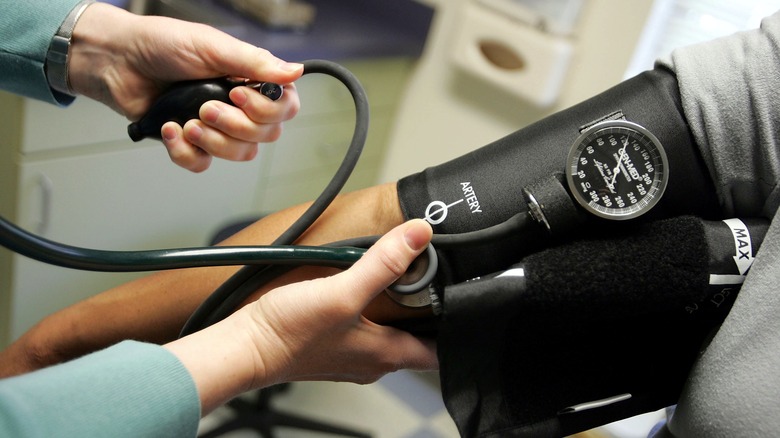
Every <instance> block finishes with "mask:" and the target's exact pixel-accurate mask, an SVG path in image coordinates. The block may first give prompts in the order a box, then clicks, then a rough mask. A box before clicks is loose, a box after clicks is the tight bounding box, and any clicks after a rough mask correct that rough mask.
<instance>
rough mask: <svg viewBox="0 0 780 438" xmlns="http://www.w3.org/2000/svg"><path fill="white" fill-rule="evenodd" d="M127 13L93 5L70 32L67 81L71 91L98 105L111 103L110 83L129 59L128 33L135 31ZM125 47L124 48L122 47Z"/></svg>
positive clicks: (98, 3)
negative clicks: (91, 99) (99, 102)
mask: <svg viewBox="0 0 780 438" xmlns="http://www.w3.org/2000/svg"><path fill="white" fill-rule="evenodd" d="M133 17H135V16H134V15H133V14H130V13H129V12H127V11H125V10H123V9H121V8H118V7H115V6H112V5H110V4H106V3H101V2H96V3H93V4H91V5H90V6H89V7H88V8H86V9H85V10H84V11H83V13H82V14H81V16H80V17H79V20H78V22H77V23H76V25H75V27H74V28H73V35H72V38H71V47H70V55H69V59H68V78H69V84H70V88H71V91H72V92H73V93H74V94H81V95H85V96H87V97H90V98H93V99H95V100H98V101H101V102H109V101H111V100H112V98H111V96H112V91H111V86H112V84H111V82H112V79H113V80H114V81H118V80H120V79H121V77H117V75H118V72H119V71H120V70H121V68H122V66H123V65H124V63H125V61H124V60H125V58H126V57H127V56H128V55H129V53H128V46H127V44H129V41H132V40H131V38H130V37H129V36H128V35H123V34H124V33H126V30H127V29H131V28H133V27H135V25H134V23H133V22H132V21H128V20H132V18H133ZM123 43H124V46H123Z"/></svg>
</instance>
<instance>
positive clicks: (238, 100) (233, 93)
mask: <svg viewBox="0 0 780 438" xmlns="http://www.w3.org/2000/svg"><path fill="white" fill-rule="evenodd" d="M230 100H232V101H233V103H235V104H236V106H237V107H239V108H243V107H244V105H246V103H247V102H248V101H249V96H247V95H246V92H244V90H242V89H241V87H236V88H234V89H232V90H230Z"/></svg>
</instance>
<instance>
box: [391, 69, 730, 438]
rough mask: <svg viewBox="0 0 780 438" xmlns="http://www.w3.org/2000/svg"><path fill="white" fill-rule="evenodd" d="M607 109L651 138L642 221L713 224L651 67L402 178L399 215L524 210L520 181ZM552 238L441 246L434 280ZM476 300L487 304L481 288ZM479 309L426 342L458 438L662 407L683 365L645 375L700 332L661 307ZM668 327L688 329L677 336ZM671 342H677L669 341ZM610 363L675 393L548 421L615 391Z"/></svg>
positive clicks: (702, 173) (447, 281)
mask: <svg viewBox="0 0 780 438" xmlns="http://www.w3.org/2000/svg"><path fill="white" fill-rule="evenodd" d="M615 112H622V113H623V114H624V115H625V117H626V119H627V120H629V121H632V122H635V123H638V124H640V125H642V126H644V127H645V128H647V129H648V130H650V131H651V132H652V133H654V134H655V136H656V137H657V138H658V139H659V140H660V142H661V143H662V144H663V146H664V148H665V150H666V153H667V157H668V160H669V183H668V186H667V189H666V192H665V194H664V196H663V198H662V199H661V201H660V202H659V203H658V204H657V205H656V206H655V207H654V208H653V210H652V211H650V212H649V213H647V214H645V215H644V216H643V217H642V218H641V220H643V221H648V220H657V219H662V218H668V217H674V216H679V215H696V216H699V217H703V218H707V219H718V218H721V217H720V216H721V211H720V207H719V205H718V201H717V198H716V193H715V189H714V186H713V182H712V180H711V178H710V176H709V174H708V172H707V170H706V168H705V165H704V163H703V161H702V159H701V157H700V154H699V152H698V149H697V148H696V146H695V144H694V141H693V139H692V136H691V133H690V131H689V129H688V127H687V123H686V120H685V117H684V116H683V113H682V106H681V102H680V97H679V91H678V88H677V81H676V78H675V77H674V75H673V73H672V72H670V71H668V70H666V69H663V68H656V69H654V70H651V71H647V72H644V73H642V74H640V75H638V76H636V77H634V78H632V79H629V80H627V81H625V82H623V83H621V84H619V85H617V86H615V87H613V88H611V89H609V90H607V91H605V92H603V93H601V94H599V95H597V96H595V97H593V98H591V99H589V100H587V101H584V102H583V103H581V104H578V105H576V106H574V107H571V108H569V109H567V110H564V111H561V112H559V113H556V114H554V115H552V116H550V117H547V118H545V119H543V120H541V121H539V122H537V123H534V124H532V125H529V126H527V127H525V128H523V129H521V130H519V131H517V132H515V133H513V134H510V135H508V136H506V137H504V138H502V139H499V140H497V141H495V142H493V143H491V144H489V145H487V146H484V147H482V148H480V149H477V150H475V151H473V152H471V153H469V154H467V155H464V156H462V157H459V158H457V159H455V160H453V161H450V162H447V163H444V164H441V165H439V166H435V167H432V168H428V169H426V170H424V171H422V172H420V173H418V174H414V175H411V176H408V177H406V178H403V179H402V180H400V181H399V183H398V194H399V199H400V202H401V208H402V211H403V213H404V215H405V217H406V218H426V219H428V221H429V222H431V223H432V225H433V228H434V232H435V233H439V234H452V233H461V232H467V231H474V230H478V229H483V228H486V227H489V226H492V225H495V224H498V223H501V222H503V221H505V220H507V219H508V218H509V217H511V216H513V215H515V214H517V213H518V212H523V211H525V210H527V207H526V204H525V202H524V200H523V195H522V189H523V188H524V187H526V186H528V185H530V184H533V183H535V182H536V181H539V180H540V179H542V178H545V177H548V176H549V175H551V174H553V173H555V172H561V171H564V170H565V169H564V166H565V161H566V157H567V154H568V151H569V149H570V147H571V145H572V144H573V142H574V140H575V139H576V138H577V136H578V135H579V128H580V127H582V126H585V125H588V124H590V123H592V122H593V121H595V120H598V119H601V118H603V117H604V116H605V115H607V114H612V113H615ZM443 212H444V213H446V214H442V213H443ZM599 221H600V220H599V219H596V218H592V219H590V220H589V222H586V223H585V224H584V225H583V226H581V227H579V229H578V230H577V232H578V233H580V234H579V235H573V236H570V237H567V238H577V237H578V236H579V237H581V236H583V235H585V236H587V235H589V233H591V232H600V231H603V230H604V229H609V228H610V227H612V226H613V225H611V224H608V223H605V222H603V220H601V221H602V222H599ZM553 243H561V242H560V241H558V242H555V241H553V240H552V239H551V238H550V236H548V235H546V234H545V233H535V234H534V235H532V236H528V235H525V236H515V237H512V238H508V239H505V240H503V241H501V242H498V243H491V244H486V245H481V246H476V247H469V248H463V249H452V250H447V251H441V250H440V251H439V255H440V275H439V276H438V278H437V281H438V282H439V285H440V286H446V285H452V284H456V283H461V282H463V281H466V280H469V279H472V278H475V277H478V276H481V275H486V274H489V273H492V272H496V271H499V270H501V269H505V268H506V267H508V266H510V265H512V264H514V263H516V262H518V261H520V260H521V259H522V258H524V257H526V256H528V255H530V254H534V253H536V252H538V251H542V250H544V248H545V247H547V246H549V245H551V244H553ZM603 269H609V267H608V266H604V267H603ZM480 299H481V300H490V299H493V298H491V296H490V294H486V295H485V297H480ZM445 301H446V297H445ZM594 305H595V304H594ZM488 307H490V306H488ZM492 308H493V311H492V313H490V314H483V315H481V316H480V317H479V318H477V319H475V318H474V317H472V316H470V315H469V311H468V309H469V307H468V306H465V307H462V308H461V311H459V312H453V313H451V314H450V315H448V317H447V318H446V321H444V322H442V325H441V328H440V331H439V335H438V339H437V341H438V351H439V357H440V365H441V372H442V374H441V376H442V377H441V378H442V387H443V395H444V397H445V404H446V405H447V408H448V410H449V412H450V414H451V415H452V417H453V418H454V419H455V422H456V424H457V425H458V427H459V429H460V431H461V434H463V435H464V436H470V437H471V436H489V437H493V436H495V437H499V436H501V437H503V436H558V435H562V434H566V433H573V432H575V431H577V430H583V429H584V428H587V427H592V426H595V425H598V424H603V423H605V422H607V421H613V420H616V419H620V418H625V417H626V416H629V415H633V414H635V413H640V412H644V411H646V410H647V409H648V407H656V406H657V407H662V406H666V405H668V404H671V403H673V402H674V397H673V396H670V394H676V392H675V391H676V390H677V389H678V388H679V386H680V385H681V384H682V381H683V379H684V376H685V371H686V369H685V367H684V366H683V368H682V370H683V371H682V372H680V371H679V370H680V369H681V368H680V367H677V366H675V367H671V368H669V372H664V373H660V374H655V375H653V374H652V372H653V368H654V365H657V364H659V363H665V362H664V361H682V362H685V363H687V362H688V361H689V360H692V359H691V356H690V355H691V352H692V351H693V352H695V351H696V348H695V347H693V345H695V344H697V343H700V342H701V333H700V332H695V333H694V332H691V330H693V329H694V328H695V327H694V328H691V327H689V326H688V324H689V321H687V320H685V319H675V318H676V317H671V316H670V315H667V314H663V313H660V314H659V313H646V314H642V315H614V314H612V315H606V314H604V315H599V316H597V317H594V316H593V315H594V313H593V312H585V313H587V314H588V315H589V317H587V318H585V317H584V316H582V315H580V316H579V317H578V313H577V309H576V308H574V309H566V310H567V311H565V312H556V311H552V310H551V311H546V312H535V311H534V310H533V308H530V307H529V308H528V309H523V306H522V305H518V306H502V305H496V306H492ZM554 308H555V306H552V307H551V309H554ZM581 308H582V307H581V306H580V309H581ZM585 313H583V315H584V314H585ZM681 331H683V332H685V331H688V332H691V333H692V335H693V337H692V338H689V337H687V336H684V337H682V338H680V336H679V333H680V332H681ZM683 338H684V339H683ZM670 339H680V342H676V343H671V344H670V343H669V340H670ZM651 358H652V359H653V360H650V359H651ZM659 358H660V359H659ZM597 359H598V360H597ZM605 361H606V362H605ZM604 363H609V364H610V366H609V367H606V366H602V364H604ZM616 367H618V368H619V369H622V370H623V374H622V375H621V377H620V378H619V379H617V380H618V381H619V383H620V384H622V383H625V382H626V378H627V377H630V378H631V380H633V381H634V382H644V383H645V384H647V385H668V387H669V388H674V389H673V390H672V391H671V392H663V393H662V395H660V396H659V395H657V394H655V395H647V397H650V398H653V397H655V398H654V399H652V400H650V399H648V400H644V399H643V397H644V396H643V395H641V394H654V393H652V391H650V392H642V391H639V390H637V391H635V394H636V395H634V396H633V397H632V398H631V400H629V401H626V402H623V403H616V404H614V405H612V406H606V407H604V408H601V409H599V410H597V411H591V412H590V413H588V414H586V415H581V414H578V413H572V414H571V415H568V416H563V417H561V416H559V415H558V410H559V409H566V408H568V407H576V405H577V403H580V402H586V401H594V400H598V399H599V398H600V397H602V396H603V397H611V396H614V395H619V394H621V392H620V391H619V388H618V387H617V386H620V385H619V384H618V383H616V384H615V385H611V384H610V382H612V378H611V376H610V373H612V372H613V370H615V369H618V368H616ZM615 390H618V391H617V392H616V391H615ZM568 395H571V397H569V396H568ZM593 412H596V413H597V415H593ZM562 418H563V419H562Z"/></svg>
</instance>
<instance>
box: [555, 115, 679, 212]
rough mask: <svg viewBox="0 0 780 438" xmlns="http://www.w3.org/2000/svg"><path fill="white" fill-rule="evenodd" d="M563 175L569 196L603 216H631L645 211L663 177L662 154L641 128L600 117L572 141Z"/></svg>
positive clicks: (666, 171)
mask: <svg viewBox="0 0 780 438" xmlns="http://www.w3.org/2000/svg"><path fill="white" fill-rule="evenodd" d="M566 180H567V181H568V184H569V190H570V191H571V193H572V195H573V196H574V199H576V200H577V202H578V203H579V204H580V205H582V206H583V207H584V208H585V209H586V210H587V211H589V212H591V213H593V214H595V215H596V216H599V217H602V218H606V219H617V220H623V219H631V218H635V217H637V216H640V215H642V214H644V213H646V212H647V211H648V210H650V209H651V208H652V207H653V206H654V205H655V204H656V203H657V202H658V201H659V200H660V199H661V195H663V192H664V190H665V189H666V184H667V182H668V180H669V166H668V163H667V159H666V153H665V152H664V149H663V146H661V143H660V142H659V141H658V139H657V138H656V137H655V136H654V135H653V134H652V133H651V132H650V131H648V130H647V129H645V128H643V127H642V126H640V125H637V124H636V123H632V122H628V121H624V120H612V121H607V122H601V123H598V124H596V125H593V126H591V127H589V128H588V129H586V130H585V131H584V132H583V133H582V134H581V135H580V136H579V137H578V138H577V140H576V141H575V142H574V145H573V146H572V148H571V151H570V152H569V157H568V160H567V172H566Z"/></svg>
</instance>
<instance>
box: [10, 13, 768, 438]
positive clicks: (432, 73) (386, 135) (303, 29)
mask: <svg viewBox="0 0 780 438" xmlns="http://www.w3.org/2000/svg"><path fill="white" fill-rule="evenodd" d="M110 3H113V4H115V5H117V6H120V7H123V8H127V9H128V10H131V11H132V12H135V13H139V14H150V15H168V16H173V17H176V18H181V19H185V20H190V21H199V22H204V23H207V24H211V25H213V26H215V27H217V28H220V29H222V30H224V31H225V32H227V33H230V34H232V35H234V36H236V37H238V38H241V39H244V40H246V41H248V42H251V43H253V44H256V45H258V46H261V47H264V48H266V49H268V50H270V51H272V52H273V53H275V54H276V55H277V56H279V57H281V58H284V59H286V60H290V61H302V60H305V59H313V58H323V59H329V60H333V61H336V62H339V63H341V64H343V65H344V66H345V67H347V68H348V69H350V70H351V71H352V72H353V73H355V75H356V76H357V77H358V78H359V79H360V80H361V82H362V84H363V85H364V87H365V88H366V91H367V94H368V97H369V102H370V104H371V129H370V133H369V140H368V143H367V145H366V149H365V152H364V155H363V157H362V158H361V161H360V163H359V164H358V167H357V169H356V170H355V173H354V174H353V177H352V179H351V180H350V182H349V183H348V186H347V190H354V189H358V188H362V187H366V186H370V185H374V184H377V183H381V182H386V181H394V180H397V179H398V178H400V177H403V176H405V175H408V174H410V173H413V172H417V171H420V170H422V169H424V168H425V167H427V166H431V165H435V164H438V163H441V162H444V161H446V160H449V159H451V158H454V157H457V156H459V155H462V154H463V153H465V152H467V151H470V150H472V149H475V148H478V147H480V146H483V145H485V144H487V143H490V142H492V141H494V140H496V139H498V138H500V137H502V136H504V135H506V134H509V133H511V132H513V131H515V130H517V129H520V128H522V127H523V126H526V125H528V124H530V123H532V122H534V121H536V120H538V119H540V118H542V117H544V116H546V115H549V114H551V113H554V112H556V111H558V110H561V109H563V108H566V107H569V106H571V105H573V104H576V103H578V102H580V101H582V100H584V99H586V98H588V97H590V96H592V95H594V94H596V93H598V92H600V91H603V90H605V89H607V88H609V87H610V86H612V85H614V84H616V83H618V82H619V81H621V80H623V79H625V78H627V77H630V76H633V75H635V74H637V73H638V72H640V71H642V70H645V69H648V68H651V67H652V65H653V62H654V60H656V59H657V58H659V57H663V56H667V55H668V54H669V53H670V52H671V50H673V49H674V48H675V47H679V46H681V45H688V44H694V43H697V42H700V41H705V40H709V39H712V38H715V37H718V36H720V35H726V34H730V33H733V32H736V31H739V30H742V29H747V28H752V27H756V26H757V25H758V23H759V21H760V19H761V18H762V17H764V16H766V15H769V14H771V13H773V12H774V11H775V10H777V9H780V1H769V0H746V1H742V2H729V1H725V0H633V1H631V2H626V1H621V0H305V1H304V0H298V1H297V0H127V1H111V2H110ZM297 86H298V89H299V93H300V96H301V103H302V108H301V111H300V113H299V115H298V117H296V118H295V119H294V120H292V121H290V122H289V123H287V124H286V125H285V131H284V134H283V135H282V138H281V139H280V140H279V141H278V142H276V143H274V144H271V145H266V146H264V147H262V148H261V151H262V152H261V153H260V156H259V157H258V159H256V160H254V161H252V162H250V163H230V162H224V161H220V160H215V162H214V164H213V165H212V168H211V169H209V170H208V171H207V172H205V173H203V174H199V175H195V174H191V173H189V172H187V171H185V170H182V169H179V168H178V167H176V166H175V165H173V164H171V163H170V162H169V160H168V157H167V154H166V152H165V149H164V148H163V147H161V146H160V145H159V144H158V143H157V142H155V141H150V140H145V141H143V142H141V143H133V142H131V141H130V139H129V138H128V137H127V134H126V125H127V123H128V122H127V121H126V120H124V119H123V118H122V117H121V116H118V115H116V114H113V113H111V112H110V111H106V109H105V108H103V107H101V106H100V105H99V104H96V103H94V102H91V101H88V100H86V99H77V100H76V102H75V103H74V104H73V105H72V106H71V107H70V108H69V109H67V110H62V109H60V108H56V107H54V106H51V105H47V104H44V103H41V102H36V101H32V100H29V99H24V98H20V97H17V96H13V95H9V94H5V93H0V132H2V133H3V136H2V138H0V156H2V157H12V159H3V160H0V185H2V187H3V190H2V191H0V214H2V215H3V216H4V217H6V218H9V219H11V220H12V221H14V222H15V223H17V224H19V225H20V226H22V227H23V228H25V229H28V230H31V231H34V232H36V233H38V234H41V235H43V236H44V237H47V238H49V239H52V240H56V241H60V242H63V243H68V244H72V245H77V246H85V247H92V248H101V249H122V250H133V249H139V250H140V249H153V248H166V247H183V246H200V245H203V244H205V243H206V242H208V240H209V239H210V237H211V236H213V235H214V234H215V233H216V232H217V231H218V230H219V229H221V228H222V227H223V226H225V225H227V224H230V223H233V222H236V221H238V220H242V219H246V218H254V217H259V216H261V215H263V214H267V213H269V212H273V211H276V210H279V209H281V208H284V207H287V206H290V205H294V204H298V203H301V202H304V201H308V200H311V199H313V198H315V197H316V196H317V195H318V194H319V192H320V190H321V189H322V188H323V187H324V186H325V184H326V183H327V181H328V180H329V179H330V177H331V175H332V174H333V172H334V171H335V169H336V168H337V167H338V165H339V163H340V161H341V159H342V157H343V153H344V151H345V149H346V146H347V144H348V142H349V140H350V137H351V133H352V127H353V123H354V110H353V108H352V102H351V98H350V96H349V94H348V93H347V91H346V90H345V89H344V88H343V87H342V85H341V84H340V83H338V82H336V81H335V80H333V79H330V78H327V77H319V76H314V75H311V76H306V77H304V78H302V79H301V80H300V81H299V83H298V84H297ZM137 275H138V274H107V273H86V272H78V271H70V270H66V269H61V268H57V267H52V266H46V265H43V264H41V263H38V262H35V261H31V260H27V259H24V258H22V257H20V256H16V255H13V254H11V253H10V252H9V251H6V250H0V346H5V345H7V343H8V342H10V341H11V340H13V339H15V338H16V337H18V336H19V335H20V334H22V333H23V332H24V331H26V330H27V329H28V328H29V327H31V326H32V325H33V324H34V323H35V322H36V321H38V320H39V319H41V318H42V317H44V316H45V315H47V314H49V313H51V312H54V311H56V310H58V309H60V308H63V307H65V306H67V305H69V304H71V303H74V302H76V301H79V300H82V299H84V298H86V297H89V296H91V295H94V294H96V293H98V292H101V291H103V290H105V289H108V288H110V287H112V286H114V285H116V284H119V283H122V282H126V281H128V280H130V279H132V278H135V277H136V276H137ZM273 403H274V405H275V406H278V407H279V408H280V409H285V410H288V411H290V412H297V413H302V414H304V415H305V416H313V417H315V418H322V419H325V420H328V421H335V422H337V423H340V424H345V425H349V426H350V427H354V428H356V429H359V430H366V431H369V432H371V433H373V434H374V435H373V436H376V437H387V438H396V437H405V438H424V437H431V438H436V437H450V436H457V433H456V431H455V429H454V426H453V424H452V422H451V420H450V419H449V416H448V415H447V414H446V411H445V410H444V408H443V404H442V402H441V395H440V392H439V388H438V379H437V376H436V375H435V374H417V373H408V372H403V373H395V374H393V375H390V376H387V377H386V378H384V379H382V380H381V381H379V382H378V383H376V384H374V385H368V386H357V385H349V384H333V383H301V384H294V385H291V386H289V387H287V388H285V391H284V392H282V393H280V394H278V395H277V396H275V397H274V400H273ZM231 415H232V412H231V411H230V410H229V409H224V410H220V411H218V412H216V413H215V414H213V415H212V416H210V417H208V418H206V419H204V426H203V427H204V430H208V429H209V428H212V427H215V425H217V424H219V423H220V422H222V421H224V420H225V419H226V418H230V416H231ZM662 416H663V414H662V413H651V414H649V415H647V416H644V417H642V418H637V419H634V420H631V421H626V422H621V423H620V424H615V425H610V426H609V427H605V428H601V429H600V430H598V431H594V432H593V433H594V434H600V435H599V436H607V437H609V436H614V437H634V436H637V437H639V436H646V434H647V431H648V430H649V427H651V426H652V424H654V423H655V422H656V421H657V420H658V419H659V418H662ZM230 436H255V435H252V434H242V435H236V434H234V435H230ZM279 436H283V437H285V436H290V437H306V436H322V435H317V434H312V435H308V434H306V433H303V432H300V431H298V430H288V431H286V432H282V431H281V430H280V433H279Z"/></svg>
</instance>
